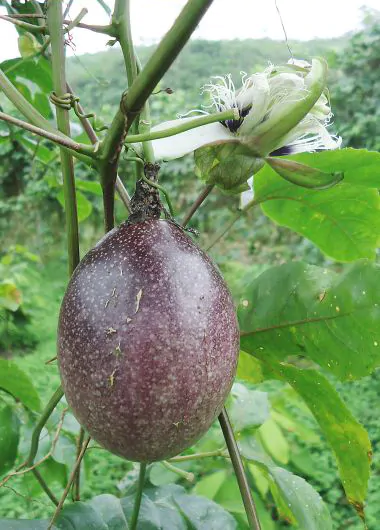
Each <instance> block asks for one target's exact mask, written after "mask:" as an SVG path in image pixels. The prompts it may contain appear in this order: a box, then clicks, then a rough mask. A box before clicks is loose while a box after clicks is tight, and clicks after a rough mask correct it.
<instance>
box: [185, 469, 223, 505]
mask: <svg viewBox="0 0 380 530" xmlns="http://www.w3.org/2000/svg"><path fill="white" fill-rule="evenodd" d="M226 478H227V471H226V470H224V469H223V470H221V471H216V472H215V473H211V475H206V476H205V477H203V478H201V479H200V480H197V483H196V485H195V486H194V489H193V492H194V493H195V494H196V495H203V496H204V497H207V498H208V499H214V498H215V495H216V494H217V493H218V491H219V489H220V488H221V486H222V484H223V482H224V481H225V480H226Z"/></svg>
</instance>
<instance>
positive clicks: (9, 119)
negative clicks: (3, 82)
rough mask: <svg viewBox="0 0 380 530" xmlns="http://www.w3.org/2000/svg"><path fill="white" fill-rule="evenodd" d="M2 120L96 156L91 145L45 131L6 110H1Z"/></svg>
mask: <svg viewBox="0 0 380 530" xmlns="http://www.w3.org/2000/svg"><path fill="white" fill-rule="evenodd" d="M0 120H3V121H6V122H8V123H11V124H12V125H17V127H20V128H21V129H25V130H26V131H29V132H31V133H33V134H38V136H42V137H43V138H46V139H47V140H50V141H52V142H54V143H56V144H58V145H60V146H62V147H66V148H67V149H71V150H72V151H75V152H77V153H81V154H83V155H86V156H94V149H93V148H92V147H91V146H90V145H86V144H80V143H78V142H75V141H74V140H72V139H71V138H69V137H68V136H65V135H59V134H54V133H51V132H49V131H45V129H41V128H40V127H36V126H35V125H31V124H30V123H28V122H26V121H23V120H19V119H18V118H14V117H13V116H10V115H9V114H5V113H4V112H0Z"/></svg>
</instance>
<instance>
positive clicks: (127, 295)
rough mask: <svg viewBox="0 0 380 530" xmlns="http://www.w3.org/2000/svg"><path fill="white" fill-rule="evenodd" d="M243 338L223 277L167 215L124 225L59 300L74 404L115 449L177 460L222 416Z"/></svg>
mask: <svg viewBox="0 0 380 530" xmlns="http://www.w3.org/2000/svg"><path fill="white" fill-rule="evenodd" d="M238 337H239V335H238V325H237V320H236V313H235V308H234V305H233V302H232V298H231V295H230V293H229V291H228V288H227V286H226V284H225V282H224V280H223V278H222V277H221V275H220V273H219V272H218V270H217V269H216V268H215V266H214V265H213V263H212V261H211V260H210V258H209V257H208V256H207V255H206V254H205V253H204V252H203V251H202V250H200V249H199V247H197V245H195V244H194V243H193V241H192V240H191V238H190V237H189V236H188V235H187V234H185V233H184V231H183V230H182V229H181V228H179V227H178V226H177V225H176V224H174V223H172V222H171V221H164V220H160V219H147V220H143V221H140V222H136V223H128V222H127V223H123V224H122V225H120V227H119V228H117V229H114V230H113V231H111V232H109V233H108V234H107V235H106V236H105V237H104V238H103V239H102V240H101V241H100V242H99V243H98V244H97V245H96V246H95V248H93V249H92V250H91V251H90V252H89V253H88V254H87V255H86V256H85V257H84V259H83V260H82V261H81V263H80V264H79V266H78V267H77V269H76V270H75V272H74V274H73V276H72V279H71V281H70V283H69V285H68V288H67V291H66V294H65V297H64V300H63V303H62V307H61V313H60V318H59V327H58V361H59V369H60V374H61V379H62V384H63V388H64V391H65V394H66V398H67V401H68V403H69V405H70V407H71V408H72V410H73V412H74V415H75V416H76V418H77V419H78V421H79V422H80V423H81V424H82V425H83V426H84V427H85V428H86V429H87V430H88V432H89V433H90V434H91V436H92V437H93V438H94V439H95V440H96V441H97V442H99V443H100V444H101V445H102V446H104V447H105V448H106V449H108V450H110V451H111V452H113V453H115V454H117V455H119V456H122V457H125V458H127V459H128V460H135V461H139V462H152V461H155V460H162V459H166V458H170V457H172V456H174V455H176V454H178V453H180V452H181V451H183V450H184V449H186V448H187V447H189V446H191V445H192V444H193V443H195V442H196V441H197V440H198V439H199V438H200V437H201V436H202V435H203V434H204V433H205V432H206V431H207V430H208V428H209V427H210V425H211V423H212V422H213V420H214V419H215V418H216V416H217V415H218V414H219V413H220V411H221V409H222V407H223V403H224V401H225V399H226V397H227V395H228V393H229V391H230V388H231V385H232V382H233V378H234V375H235V371H236V365H237V357H238V350H239V340H238Z"/></svg>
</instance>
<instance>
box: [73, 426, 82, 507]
mask: <svg viewBox="0 0 380 530" xmlns="http://www.w3.org/2000/svg"><path fill="white" fill-rule="evenodd" d="M83 440H84V429H83V427H81V428H80V430H79V436H78V442H77V458H79V455H80V452H81V448H82V445H83ZM73 501H80V466H78V469H77V472H76V474H75V478H74V483H73Z"/></svg>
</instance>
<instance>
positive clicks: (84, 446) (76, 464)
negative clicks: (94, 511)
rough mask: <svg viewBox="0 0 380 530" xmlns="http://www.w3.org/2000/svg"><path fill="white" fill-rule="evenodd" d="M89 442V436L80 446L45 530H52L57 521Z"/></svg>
mask: <svg viewBox="0 0 380 530" xmlns="http://www.w3.org/2000/svg"><path fill="white" fill-rule="evenodd" d="M90 440H91V437H90V436H89V437H88V438H87V439H86V441H85V442H84V444H83V446H82V450H81V452H80V453H79V455H78V458H77V460H76V462H75V465H74V467H73V469H72V471H71V473H70V477H69V480H68V481H67V484H66V487H65V489H64V492H63V493H62V497H61V499H60V501H59V503H58V506H57V508H56V510H55V512H54V515H53V517H52V519H51V521H50V523H49V526H48V528H47V530H51V529H52V528H53V526H54V523H55V521H56V520H57V517H58V515H59V514H60V512H61V510H62V506H63V504H64V502H65V500H66V497H67V494H68V493H69V491H70V488H71V484H72V483H73V480H74V478H75V476H76V473H77V470H78V468H79V466H80V464H81V462H82V459H83V457H84V454H85V452H86V449H87V446H88V444H89V443H90Z"/></svg>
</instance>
